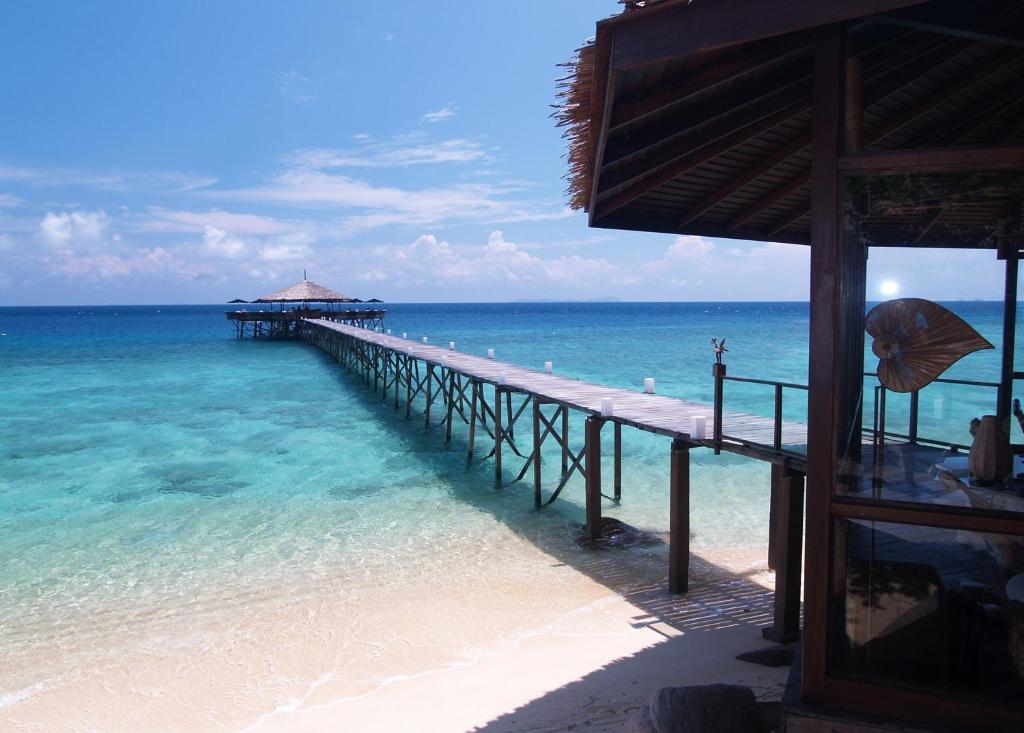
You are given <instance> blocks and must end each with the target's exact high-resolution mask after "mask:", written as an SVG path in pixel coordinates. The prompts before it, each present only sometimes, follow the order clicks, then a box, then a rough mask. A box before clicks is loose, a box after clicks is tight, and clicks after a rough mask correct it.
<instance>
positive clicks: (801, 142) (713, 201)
mask: <svg viewBox="0 0 1024 733" xmlns="http://www.w3.org/2000/svg"><path fill="white" fill-rule="evenodd" d="M810 144H811V133H810V132H808V133H806V134H804V135H801V136H800V137H799V138H797V139H796V140H795V141H793V142H792V143H790V144H789V145H785V146H783V147H782V148H781V149H779V150H778V151H776V152H775V153H773V154H772V155H770V156H768V157H767V158H765V159H764V160H763V161H761V162H759V163H758V164H757V165H753V166H751V167H750V168H747V169H746V170H745V171H743V172H742V173H740V174H739V175H738V176H736V177H735V178H733V179H732V180H730V181H729V182H728V183H727V184H725V185H724V186H722V187H720V188H718V189H716V190H715V191H712V192H711V193H709V194H708V195H707V196H705V197H704V198H703V199H701V200H700V201H699V202H697V203H696V204H694V205H693V206H691V207H690V208H689V209H687V211H686V213H685V214H683V215H682V216H681V217H680V218H679V228H680V229H683V228H684V227H685V226H686V225H687V224H689V223H690V222H692V221H693V220H694V219H696V218H698V217H700V216H703V215H704V214H705V213H706V212H708V211H710V210H711V209H713V208H714V207H715V206H716V205H718V204H719V203H721V202H722V201H725V199H727V198H729V197H730V196H732V195H733V194H734V193H736V192H737V191H739V190H740V189H741V188H743V187H744V186H746V185H747V184H749V183H753V182H754V181H756V180H757V179H758V178H760V177H761V176H763V175H764V174H765V173H767V172H768V171H770V170H772V169H773V168H774V167H775V166H777V165H778V164H779V163H781V162H782V161H784V160H789V159H790V158H792V157H793V156H794V155H796V154H797V153H799V152H800V151H801V150H803V149H804V148H806V147H807V146H808V145H810Z"/></svg>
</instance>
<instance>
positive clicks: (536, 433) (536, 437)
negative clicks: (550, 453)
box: [533, 397, 543, 509]
mask: <svg viewBox="0 0 1024 733" xmlns="http://www.w3.org/2000/svg"><path fill="white" fill-rule="evenodd" d="M540 405H541V402H540V400H539V399H537V398H536V397H535V398H534V399H533V505H534V506H535V507H536V508H537V509H540V508H541V506H543V501H542V500H541V495H540V479H541V474H540V463H541V461H540Z"/></svg>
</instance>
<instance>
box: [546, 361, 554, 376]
mask: <svg viewBox="0 0 1024 733" xmlns="http://www.w3.org/2000/svg"><path fill="white" fill-rule="evenodd" d="M544 371H545V372H547V373H548V374H551V373H552V372H553V371H554V364H552V363H551V362H550V361H546V362H544Z"/></svg>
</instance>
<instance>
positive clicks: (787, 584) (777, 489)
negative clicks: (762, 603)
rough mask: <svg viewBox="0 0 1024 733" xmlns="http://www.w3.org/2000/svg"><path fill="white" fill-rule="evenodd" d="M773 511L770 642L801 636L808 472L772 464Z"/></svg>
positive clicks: (791, 639) (765, 631)
mask: <svg viewBox="0 0 1024 733" xmlns="http://www.w3.org/2000/svg"><path fill="white" fill-rule="evenodd" d="M772 497H773V499H774V501H773V504H772V508H771V511H772V514H773V515H776V516H775V521H774V522H772V524H773V526H774V528H775V529H774V533H773V537H772V540H773V545H774V547H775V553H774V555H775V556H774V558H773V559H774V563H775V609H774V623H773V624H772V625H771V626H769V627H768V628H766V629H763V630H762V632H761V633H762V635H763V636H764V638H765V639H768V640H769V641H774V642H777V643H780V644H781V643H786V642H791V641H796V640H797V638H799V636H800V577H801V570H802V567H801V557H802V554H803V534H804V474H802V473H800V472H798V471H793V470H792V469H789V468H787V467H786V466H779V465H776V464H772Z"/></svg>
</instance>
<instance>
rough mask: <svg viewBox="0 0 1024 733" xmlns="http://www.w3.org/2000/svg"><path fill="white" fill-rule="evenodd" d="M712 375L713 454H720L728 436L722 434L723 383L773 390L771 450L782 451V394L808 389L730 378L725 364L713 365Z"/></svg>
mask: <svg viewBox="0 0 1024 733" xmlns="http://www.w3.org/2000/svg"><path fill="white" fill-rule="evenodd" d="M712 374H713V375H714V377H715V405H714V408H715V415H714V428H713V441H714V445H715V453H716V454H717V453H719V452H721V444H722V439H723V438H728V437H729V436H728V435H723V433H722V413H723V412H724V409H723V403H724V401H725V383H726V382H740V383H743V384H760V385H765V386H768V387H772V388H773V389H774V390H775V415H774V421H773V431H772V432H773V435H772V448H773V449H774V450H776V451H781V450H782V403H783V393H784V390H787V389H796V390H802V391H804V392H806V391H807V390H808V387H807V385H806V384H795V383H793V382H782V381H777V380H773V379H754V378H751V377H730V376H728V374H726V366H725V364H715V365H714V369H713V370H712Z"/></svg>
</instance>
